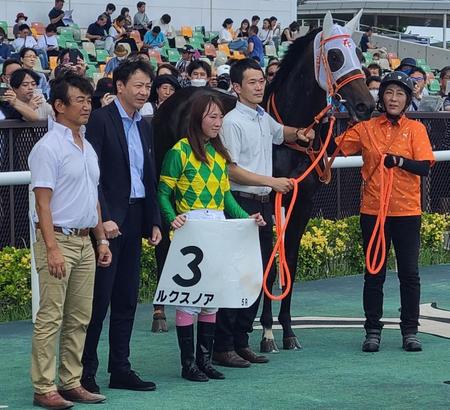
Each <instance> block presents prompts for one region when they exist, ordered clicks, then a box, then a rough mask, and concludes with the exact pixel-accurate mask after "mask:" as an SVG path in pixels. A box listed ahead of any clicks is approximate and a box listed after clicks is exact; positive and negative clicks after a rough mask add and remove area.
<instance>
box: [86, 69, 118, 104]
mask: <svg viewBox="0 0 450 410" xmlns="http://www.w3.org/2000/svg"><path fill="white" fill-rule="evenodd" d="M114 98H116V96H115V95H114V86H113V80H112V78H109V77H103V78H100V80H98V82H97V87H95V91H94V94H93V95H92V111H94V110H96V109H97V108H101V107H104V106H105V105H108V104H110V103H111V102H113V101H114Z"/></svg>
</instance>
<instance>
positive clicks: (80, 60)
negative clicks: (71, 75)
mask: <svg viewBox="0 0 450 410" xmlns="http://www.w3.org/2000/svg"><path fill="white" fill-rule="evenodd" d="M76 51H77V64H75V65H74V64H73V63H72V62H71V61H70V54H69V52H70V50H69V49H68V48H64V49H62V50H61V51H60V53H59V57H58V66H57V67H56V68H55V71H54V73H53V77H54V78H55V77H58V76H59V75H61V74H62V73H64V72H66V71H69V70H71V71H74V72H75V73H77V74H78V75H80V76H81V77H84V76H85V75H86V69H87V65H86V63H85V62H84V57H83V54H81V52H80V50H76Z"/></svg>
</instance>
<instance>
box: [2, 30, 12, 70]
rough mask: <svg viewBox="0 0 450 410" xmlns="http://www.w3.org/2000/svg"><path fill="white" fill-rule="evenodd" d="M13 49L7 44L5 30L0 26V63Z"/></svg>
mask: <svg viewBox="0 0 450 410" xmlns="http://www.w3.org/2000/svg"><path fill="white" fill-rule="evenodd" d="M13 51H14V48H13V47H12V46H11V45H10V44H8V39H7V35H6V33H5V31H4V30H3V28H1V27H0V64H2V63H3V62H4V61H5V60H7V59H8V58H9V57H10V56H11V53H12V52H13Z"/></svg>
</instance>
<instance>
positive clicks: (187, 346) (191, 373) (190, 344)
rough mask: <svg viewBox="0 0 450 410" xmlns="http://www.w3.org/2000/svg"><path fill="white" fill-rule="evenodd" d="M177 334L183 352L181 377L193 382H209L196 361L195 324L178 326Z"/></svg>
mask: <svg viewBox="0 0 450 410" xmlns="http://www.w3.org/2000/svg"><path fill="white" fill-rule="evenodd" d="M177 335H178V345H179V346H180V352H181V366H182V370H181V377H183V378H184V379H187V380H191V381H193V382H207V381H208V380H209V379H208V377H207V376H206V374H205V373H203V372H202V371H201V370H200V369H199V368H198V367H197V365H196V363H195V357H194V325H189V326H177Z"/></svg>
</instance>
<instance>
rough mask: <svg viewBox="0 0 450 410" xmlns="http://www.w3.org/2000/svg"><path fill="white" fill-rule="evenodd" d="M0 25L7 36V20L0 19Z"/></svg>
mask: <svg viewBox="0 0 450 410" xmlns="http://www.w3.org/2000/svg"><path fill="white" fill-rule="evenodd" d="M0 27H1V28H2V29H3V31H4V32H5V34H6V36H8V22H7V21H0Z"/></svg>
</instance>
